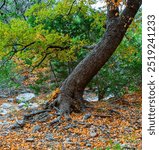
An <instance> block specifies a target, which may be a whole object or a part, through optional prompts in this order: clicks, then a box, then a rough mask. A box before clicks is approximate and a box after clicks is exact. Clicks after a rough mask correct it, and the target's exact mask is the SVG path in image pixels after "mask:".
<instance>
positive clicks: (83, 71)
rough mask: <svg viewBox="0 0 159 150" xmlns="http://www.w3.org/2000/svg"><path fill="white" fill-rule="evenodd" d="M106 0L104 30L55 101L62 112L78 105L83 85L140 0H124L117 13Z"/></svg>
mask: <svg viewBox="0 0 159 150" xmlns="http://www.w3.org/2000/svg"><path fill="white" fill-rule="evenodd" d="M107 1H108V8H107V10H108V12H107V23H106V32H105V34H104V36H103V38H102V40H101V41H100V42H99V43H98V44H97V45H96V46H95V48H94V49H93V51H92V52H91V54H89V55H88V56H87V57H85V58H84V59H83V60H82V61H81V62H80V63H79V64H78V65H77V66H76V68H75V69H74V70H73V72H72V73H71V74H70V75H69V76H68V78H67V79H66V80H65V81H64V83H63V85H62V87H61V93H60V94H59V96H58V98H57V101H56V102H57V105H58V106H59V109H60V110H61V111H62V112H63V113H64V114H69V113H70V111H71V109H73V111H76V110H77V111H78V110H80V109H81V104H82V103H83V101H82V96H83V92H84V89H85V87H86V85H87V84H88V83H89V82H90V80H91V79H92V78H93V77H94V76H95V75H96V74H97V73H98V71H99V70H100V69H101V68H102V67H103V65H104V64H105V63H106V62H107V61H108V59H109V58H110V57H111V56H112V54H113V52H114V51H115V50H116V48H117V47H118V45H119V44H120V42H121V41H122V39H123V37H124V35H125V33H126V31H127V29H128V27H129V25H130V24H131V22H132V20H133V18H134V16H135V14H136V13H137V11H138V9H139V8H140V6H141V0H128V1H127V5H126V8H125V9H124V10H123V12H122V13H121V14H120V15H119V11H118V8H117V7H116V6H115V5H114V3H113V2H111V0H107Z"/></svg>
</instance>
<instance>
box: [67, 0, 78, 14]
mask: <svg viewBox="0 0 159 150" xmlns="http://www.w3.org/2000/svg"><path fill="white" fill-rule="evenodd" d="M75 2H76V0H74V1H73V3H72V5H71V7H70V9H69V11H68V13H67V16H69V15H70V13H71V10H72V8H73V5H74V3H75Z"/></svg>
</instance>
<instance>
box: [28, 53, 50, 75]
mask: <svg viewBox="0 0 159 150" xmlns="http://www.w3.org/2000/svg"><path fill="white" fill-rule="evenodd" d="M49 54H50V53H46V54H45V56H44V57H43V58H42V59H41V60H40V62H39V63H38V64H37V65H35V66H34V67H33V69H32V70H31V72H32V71H33V70H34V69H35V68H37V67H39V66H40V65H41V64H42V63H43V61H44V60H45V59H46V58H47V56H48V55H49Z"/></svg>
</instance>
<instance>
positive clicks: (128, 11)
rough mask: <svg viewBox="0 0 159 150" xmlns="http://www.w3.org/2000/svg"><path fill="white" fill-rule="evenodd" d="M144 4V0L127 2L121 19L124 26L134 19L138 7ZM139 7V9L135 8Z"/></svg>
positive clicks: (129, 0)
mask: <svg viewBox="0 0 159 150" xmlns="http://www.w3.org/2000/svg"><path fill="white" fill-rule="evenodd" d="M141 4H142V0H128V1H127V4H126V8H125V9H124V10H123V12H122V14H121V16H120V21H121V22H122V24H123V25H124V27H128V26H129V25H130V24H131V22H132V20H133V19H134V14H136V13H137V11H138V9H139V8H140V6H141ZM135 8H138V9H135Z"/></svg>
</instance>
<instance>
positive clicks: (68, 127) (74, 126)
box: [64, 124, 77, 130]
mask: <svg viewBox="0 0 159 150" xmlns="http://www.w3.org/2000/svg"><path fill="white" fill-rule="evenodd" d="M76 127H77V125H75V124H68V125H67V126H65V127H64V129H66V130H67V129H70V128H76Z"/></svg>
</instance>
